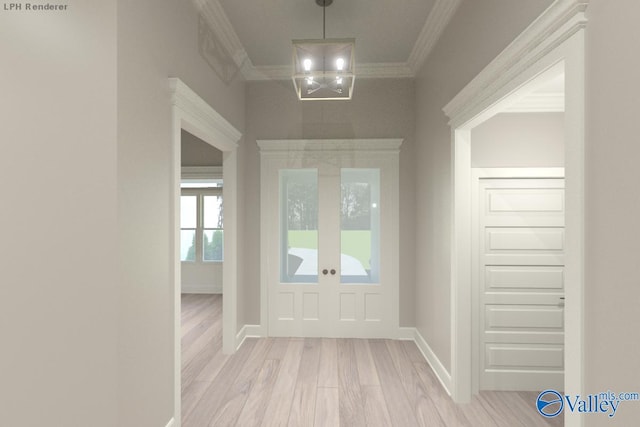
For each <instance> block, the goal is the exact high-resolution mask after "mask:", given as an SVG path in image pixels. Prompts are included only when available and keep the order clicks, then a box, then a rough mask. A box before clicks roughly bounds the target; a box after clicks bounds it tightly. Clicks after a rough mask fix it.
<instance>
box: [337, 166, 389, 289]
mask: <svg viewBox="0 0 640 427" xmlns="http://www.w3.org/2000/svg"><path fill="white" fill-rule="evenodd" d="M340 187H341V203H340V204H341V206H340V214H341V215H340V216H341V221H340V222H341V229H340V248H341V249H340V282H341V283H379V281H380V277H379V276H380V170H379V169H342V171H341V185H340Z"/></svg>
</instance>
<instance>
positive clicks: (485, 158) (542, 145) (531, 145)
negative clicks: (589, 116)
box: [471, 113, 564, 168]
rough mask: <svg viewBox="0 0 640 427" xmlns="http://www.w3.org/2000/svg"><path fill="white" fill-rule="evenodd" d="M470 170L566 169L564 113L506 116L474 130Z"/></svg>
mask: <svg viewBox="0 0 640 427" xmlns="http://www.w3.org/2000/svg"><path fill="white" fill-rule="evenodd" d="M471 166H472V167H485V168H500V167H562V166H564V113H503V114H498V115H496V116H494V117H492V118H490V119H489V120H487V121H486V122H484V123H482V124H480V125H478V126H477V127H475V128H473V129H472V130H471Z"/></svg>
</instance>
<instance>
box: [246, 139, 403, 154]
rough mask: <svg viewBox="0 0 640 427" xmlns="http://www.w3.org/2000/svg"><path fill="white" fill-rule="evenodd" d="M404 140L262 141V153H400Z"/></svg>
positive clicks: (260, 142) (259, 141)
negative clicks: (354, 151)
mask: <svg viewBox="0 0 640 427" xmlns="http://www.w3.org/2000/svg"><path fill="white" fill-rule="evenodd" d="M402 141H403V140H402V138H387V139H381V138H375V139H374V138H369V139H261V140H258V141H257V143H258V147H260V152H261V153H288V152H290V151H302V150H304V151H306V152H309V151H353V150H356V151H361V152H362V151H369V152H399V150H400V145H402Z"/></svg>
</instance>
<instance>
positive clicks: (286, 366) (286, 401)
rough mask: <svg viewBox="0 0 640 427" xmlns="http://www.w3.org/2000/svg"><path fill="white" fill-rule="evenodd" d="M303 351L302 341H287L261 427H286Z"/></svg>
mask: <svg viewBox="0 0 640 427" xmlns="http://www.w3.org/2000/svg"><path fill="white" fill-rule="evenodd" d="M303 350H304V341H303V340H294V339H292V340H289V345H288V347H287V352H286V354H285V356H284V358H283V359H282V362H281V364H280V370H279V372H278V377H277V378H276V383H275V385H274V387H273V394H272V396H271V399H269V404H268V405H267V409H266V410H265V413H264V418H263V420H262V424H261V425H262V426H265V427H275V426H286V425H287V423H288V422H289V413H290V410H291V402H292V401H293V393H294V392H295V386H296V381H297V379H298V369H299V368H300V359H301V358H302V352H303Z"/></svg>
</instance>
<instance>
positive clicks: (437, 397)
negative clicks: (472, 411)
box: [413, 359, 491, 427]
mask: <svg viewBox="0 0 640 427" xmlns="http://www.w3.org/2000/svg"><path fill="white" fill-rule="evenodd" d="M413 366H414V368H415V370H416V372H417V373H418V377H419V378H420V380H421V381H422V383H423V384H424V387H425V392H426V393H427V395H428V396H429V397H430V399H431V401H432V402H433V404H434V405H435V407H436V410H437V411H438V414H440V418H442V420H443V421H445V423H446V425H447V426H454V427H467V426H468V427H472V426H473V425H482V424H477V423H471V422H470V421H469V420H468V419H467V417H466V416H465V415H464V412H463V411H462V410H461V409H460V405H456V404H455V402H454V401H453V399H451V396H449V394H447V392H446V391H445V390H444V388H443V387H442V385H441V384H440V382H439V381H438V379H437V378H436V375H435V374H434V373H433V370H432V369H431V367H430V366H429V364H428V363H427V362H425V361H424V359H423V361H422V362H414V363H413ZM474 419H475V420H477V418H474ZM490 420H491V418H490V417H489V416H488V415H487V417H486V418H485V421H489V422H490ZM489 425H490V424H489Z"/></svg>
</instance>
